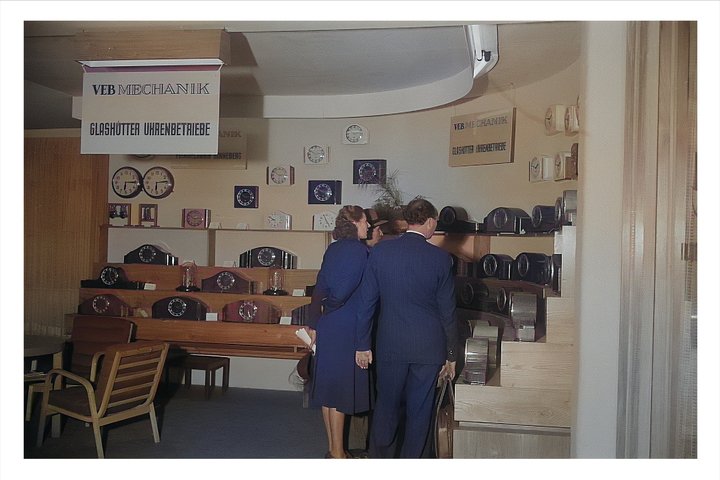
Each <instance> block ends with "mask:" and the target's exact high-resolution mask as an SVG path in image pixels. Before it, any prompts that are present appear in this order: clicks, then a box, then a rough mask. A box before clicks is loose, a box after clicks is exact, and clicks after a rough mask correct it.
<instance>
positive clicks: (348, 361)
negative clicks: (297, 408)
mask: <svg viewBox="0 0 720 480" xmlns="http://www.w3.org/2000/svg"><path fill="white" fill-rule="evenodd" d="M367 230H368V222H367V219H366V217H365V213H364V211H363V209H362V207H358V206H356V205H346V206H344V207H343V208H342V209H341V210H340V212H339V213H338V216H337V219H336V220H335V229H334V230H333V232H332V235H333V238H334V239H335V240H336V241H335V242H333V243H331V244H330V246H329V247H328V249H327V251H326V252H325V255H324V256H323V261H322V266H321V267H320V271H319V272H318V277H317V282H316V284H315V288H314V290H313V296H312V303H311V307H310V310H311V314H310V321H309V322H308V326H307V327H306V330H307V331H308V333H309V334H310V338H311V339H313V340H314V341H315V344H316V352H315V358H314V370H313V375H312V382H313V385H312V390H311V396H310V404H311V406H315V407H317V406H319V407H322V413H323V421H324V422H325V430H326V433H327V436H328V452H327V454H326V455H325V456H326V458H348V457H349V454H348V453H347V452H346V451H345V447H344V443H343V433H344V425H345V415H352V414H355V413H359V412H365V411H367V410H369V409H370V384H369V380H368V372H367V370H363V369H361V368H360V367H358V366H357V365H356V363H355V321H356V320H355V316H356V313H357V310H358V305H359V304H358V301H359V297H358V295H357V289H358V286H359V285H360V280H361V279H362V275H363V271H364V270H365V263H366V262H367V256H368V247H367V246H366V245H365V244H364V243H363V242H362V241H361V239H365V237H366V236H367Z"/></svg>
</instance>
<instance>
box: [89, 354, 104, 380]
mask: <svg viewBox="0 0 720 480" xmlns="http://www.w3.org/2000/svg"><path fill="white" fill-rule="evenodd" d="M104 356H105V352H96V353H95V355H93V358H92V363H91V364H90V381H91V382H92V383H95V380H97V379H96V378H95V377H96V376H97V373H98V371H97V366H98V363H99V362H100V359H101V358H102V357H104Z"/></svg>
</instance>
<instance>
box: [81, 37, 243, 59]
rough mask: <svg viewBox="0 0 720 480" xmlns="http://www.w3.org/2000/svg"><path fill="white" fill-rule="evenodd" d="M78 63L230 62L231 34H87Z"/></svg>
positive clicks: (82, 41)
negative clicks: (132, 60)
mask: <svg viewBox="0 0 720 480" xmlns="http://www.w3.org/2000/svg"><path fill="white" fill-rule="evenodd" d="M75 38H76V41H77V43H78V48H79V51H80V52H81V53H80V55H81V57H80V58H78V59H77V60H125V59H156V58H219V59H220V60H222V61H224V62H225V63H229V62H230V35H229V34H228V33H227V32H225V31H224V30H128V31H122V32H92V31H87V32H83V33H81V34H79V35H77V36H76V37H75Z"/></svg>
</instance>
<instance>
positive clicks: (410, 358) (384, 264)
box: [355, 199, 458, 458]
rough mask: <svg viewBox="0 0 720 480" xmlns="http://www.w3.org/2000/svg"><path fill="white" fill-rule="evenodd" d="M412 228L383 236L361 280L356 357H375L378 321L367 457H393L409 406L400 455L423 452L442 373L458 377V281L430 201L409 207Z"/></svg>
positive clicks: (366, 360)
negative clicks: (439, 240)
mask: <svg viewBox="0 0 720 480" xmlns="http://www.w3.org/2000/svg"><path fill="white" fill-rule="evenodd" d="M404 216H405V220H406V221H407V222H408V231H407V232H406V233H404V234H403V235H402V236H400V237H399V238H398V239H396V240H389V241H384V242H380V243H379V244H378V245H376V246H375V247H374V248H373V249H372V251H371V253H370V256H369V258H368V263H367V266H366V268H365V273H364V275H363V281H362V284H361V286H360V296H361V298H360V300H361V305H362V306H361V307H360V310H359V312H358V326H357V352H356V355H355V357H356V362H357V364H358V365H359V366H360V367H361V368H367V367H368V365H369V364H370V363H372V362H373V353H372V351H371V350H370V346H371V338H370V337H371V328H372V319H373V313H374V312H375V305H376V304H377V302H378V301H379V302H380V312H379V315H378V319H377V338H376V352H375V368H376V370H377V402H376V405H375V409H374V412H373V421H372V426H371V429H370V446H369V452H368V453H369V455H370V456H371V457H374V458H390V457H393V456H394V453H395V452H394V451H393V444H394V441H395V439H396V436H397V435H398V431H397V430H398V425H399V424H401V423H403V422H402V421H401V420H402V419H401V418H400V415H401V413H402V412H405V417H404V425H405V430H404V432H403V434H402V435H401V439H402V447H401V449H400V457H403V458H419V457H420V456H421V454H422V451H423V447H424V445H425V441H426V439H427V436H428V434H429V432H430V423H431V419H432V411H433V401H434V391H435V386H436V384H437V380H438V377H439V376H440V377H444V376H449V377H454V376H455V345H456V344H457V336H458V332H457V323H456V320H455V283H454V278H453V275H452V258H451V257H450V254H448V253H447V252H445V251H444V250H442V249H440V248H438V247H436V246H434V245H432V244H430V243H429V242H428V241H427V239H429V238H430V237H431V236H432V234H433V233H434V232H435V228H436V227H437V216H438V212H437V209H436V208H435V207H434V206H433V205H432V204H431V203H430V202H428V201H427V200H425V199H415V200H413V201H411V202H410V203H409V204H408V205H407V207H406V209H405V214H404Z"/></svg>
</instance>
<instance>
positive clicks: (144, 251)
mask: <svg viewBox="0 0 720 480" xmlns="http://www.w3.org/2000/svg"><path fill="white" fill-rule="evenodd" d="M156 255H157V250H155V247H153V246H152V245H143V246H142V247H140V251H139V252H138V257H140V261H141V262H143V263H150V262H152V261H153V260H154V259H155V256H156Z"/></svg>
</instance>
